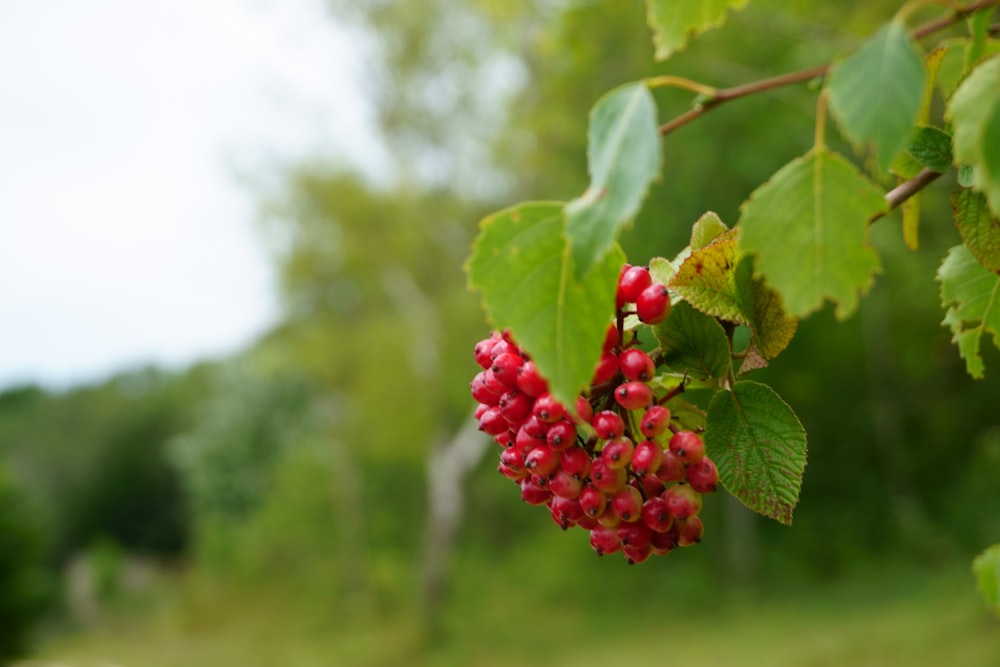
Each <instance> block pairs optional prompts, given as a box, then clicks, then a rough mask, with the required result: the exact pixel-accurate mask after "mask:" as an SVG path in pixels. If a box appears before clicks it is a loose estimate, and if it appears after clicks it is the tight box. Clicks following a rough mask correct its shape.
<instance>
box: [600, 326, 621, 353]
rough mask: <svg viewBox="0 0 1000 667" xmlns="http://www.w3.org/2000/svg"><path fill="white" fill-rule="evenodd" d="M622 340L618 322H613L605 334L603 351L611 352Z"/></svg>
mask: <svg viewBox="0 0 1000 667" xmlns="http://www.w3.org/2000/svg"><path fill="white" fill-rule="evenodd" d="M621 342H622V339H621V335H620V334H619V333H618V325H617V324H616V323H612V324H611V326H609V327H608V331H607V333H605V334H604V344H603V345H601V351H602V352H611V351H612V350H614V349H615V348H616V347H618V345H619V344H621Z"/></svg>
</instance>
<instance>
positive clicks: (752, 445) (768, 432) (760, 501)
mask: <svg viewBox="0 0 1000 667" xmlns="http://www.w3.org/2000/svg"><path fill="white" fill-rule="evenodd" d="M705 447H706V448H707V452H708V455H709V456H710V457H712V460H713V461H715V463H716V465H717V466H718V468H719V480H720V481H721V482H722V485H723V486H724V487H725V488H726V490H727V491H729V492H730V493H731V494H733V495H734V496H736V497H737V498H738V499H739V500H740V502H742V503H743V504H744V505H746V506H747V507H749V508H750V509H752V510H753V511H754V512H758V513H759V514H763V515H764V516H766V517H770V518H772V519H774V520H775V521H779V522H781V523H783V524H785V525H790V524H791V523H792V510H794V509H795V505H796V504H798V502H799V490H800V489H801V487H802V475H803V473H804V472H805V467H806V432H805V429H803V428H802V424H801V423H800V422H799V419H798V417H796V416H795V413H794V412H793V411H792V409H791V408H790V407H789V406H788V404H787V403H785V402H784V401H783V400H781V397H779V396H778V395H777V394H776V393H775V392H774V390H773V389H771V388H770V387H768V386H767V385H763V384H759V383H756V382H749V381H746V380H744V381H741V382H737V383H736V385H735V386H734V387H733V389H732V391H720V392H719V393H717V394H716V395H715V396H714V397H713V398H712V402H711V403H710V404H709V406H708V422H707V425H706V427H705Z"/></svg>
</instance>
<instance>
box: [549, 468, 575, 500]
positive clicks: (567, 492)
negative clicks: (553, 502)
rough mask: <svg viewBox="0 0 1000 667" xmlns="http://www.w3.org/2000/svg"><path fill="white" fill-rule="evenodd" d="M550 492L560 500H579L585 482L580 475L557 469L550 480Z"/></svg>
mask: <svg viewBox="0 0 1000 667" xmlns="http://www.w3.org/2000/svg"><path fill="white" fill-rule="evenodd" d="M549 490H550V491H552V495H554V496H557V497H559V498H578V497H579V496H580V492H581V491H582V490H583V481H582V480H581V479H580V476H579V475H574V474H571V473H568V472H566V471H565V470H563V469H562V468H557V469H556V470H555V472H553V473H552V477H551V478H550V479H549Z"/></svg>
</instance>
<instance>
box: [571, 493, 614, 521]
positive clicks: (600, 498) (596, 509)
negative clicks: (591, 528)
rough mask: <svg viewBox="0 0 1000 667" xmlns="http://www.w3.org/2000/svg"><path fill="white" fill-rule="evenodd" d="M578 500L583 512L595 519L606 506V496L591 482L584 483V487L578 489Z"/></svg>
mask: <svg viewBox="0 0 1000 667" xmlns="http://www.w3.org/2000/svg"><path fill="white" fill-rule="evenodd" d="M578 500H579V501H580V507H582V508H583V512H584V514H586V515H587V516H591V517H594V518H595V519H596V518H597V517H599V516H600V515H601V513H602V512H604V509H605V508H606V507H607V506H608V497H607V496H606V495H604V494H603V493H602V492H601V491H599V490H598V489H597V488H596V487H595V486H594V485H593V484H586V485H584V487H583V488H582V489H581V490H580V496H579V498H578Z"/></svg>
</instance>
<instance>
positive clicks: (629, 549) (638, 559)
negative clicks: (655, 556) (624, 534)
mask: <svg viewBox="0 0 1000 667" xmlns="http://www.w3.org/2000/svg"><path fill="white" fill-rule="evenodd" d="M652 553H653V544H652V542H650V543H649V544H644V545H642V546H641V547H633V546H631V545H628V546H622V555H623V556H625V560H627V561H628V564H629V565H636V564H638V563H642V562H643V561H645V560H646V559H648V558H649V556H650V555H651V554H652Z"/></svg>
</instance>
